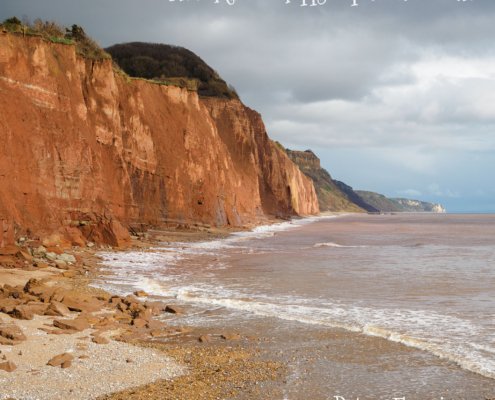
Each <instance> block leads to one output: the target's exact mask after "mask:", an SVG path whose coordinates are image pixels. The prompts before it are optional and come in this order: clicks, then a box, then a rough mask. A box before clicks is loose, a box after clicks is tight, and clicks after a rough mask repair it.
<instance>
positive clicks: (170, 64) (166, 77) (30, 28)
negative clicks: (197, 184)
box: [0, 17, 238, 99]
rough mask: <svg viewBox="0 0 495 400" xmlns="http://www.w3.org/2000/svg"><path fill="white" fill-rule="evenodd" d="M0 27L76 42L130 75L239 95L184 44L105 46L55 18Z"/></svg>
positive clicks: (205, 91) (14, 19) (208, 93)
mask: <svg viewBox="0 0 495 400" xmlns="http://www.w3.org/2000/svg"><path fill="white" fill-rule="evenodd" d="M0 30H2V31H7V32H11V33H14V34H18V35H23V36H37V37H41V38H42V39H43V40H46V41H50V42H53V43H60V44H65V45H73V46H75V47H76V52H77V53H78V54H79V55H81V56H82V57H85V58H88V59H92V60H103V59H111V58H112V59H113V61H114V66H115V69H116V71H117V72H119V73H121V74H124V75H126V76H128V77H131V78H136V79H146V80H150V81H151V82H154V83H157V84H162V85H172V86H179V87H182V88H186V89H188V90H192V91H197V92H198V94H199V95H201V96H210V97H220V98H227V99H238V95H237V93H236V91H235V89H234V88H233V87H232V86H229V85H227V83H226V82H225V81H224V80H223V79H222V78H220V76H219V75H218V73H217V72H216V71H215V70H214V69H213V68H211V67H210V66H209V65H208V64H206V63H205V62H204V61H203V60H202V59H201V58H200V57H198V56H197V55H196V54H194V53H193V52H192V51H190V50H187V49H185V48H183V47H178V46H171V45H166V44H153V43H124V44H118V45H114V46H111V47H109V48H108V49H106V51H105V50H104V49H102V48H101V47H100V46H98V44H97V43H96V42H95V41H94V40H93V39H91V38H90V37H89V36H88V35H87V34H86V33H85V32H84V30H83V28H81V27H80V26H78V25H72V27H71V28H66V27H64V26H61V25H59V24H57V23H56V22H53V21H42V20H41V19H37V20H35V21H34V22H33V23H31V22H29V21H21V20H19V19H18V18H17V17H12V18H8V19H6V20H5V21H3V22H2V23H1V24H0Z"/></svg>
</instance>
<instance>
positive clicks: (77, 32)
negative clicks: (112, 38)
mask: <svg viewBox="0 0 495 400" xmlns="http://www.w3.org/2000/svg"><path fill="white" fill-rule="evenodd" d="M0 29H1V30H2V31H5V32H11V33H14V34H22V35H23V36H37V37H41V38H42V39H44V40H46V41H49V42H53V43H60V44H65V45H74V46H76V52H77V53H78V54H79V55H81V56H83V57H85V58H90V59H95V60H103V59H109V58H111V57H110V55H109V54H108V53H106V52H105V51H104V50H103V49H102V48H101V47H100V46H98V44H97V43H96V42H95V41H94V40H93V39H91V38H90V37H89V36H88V35H86V32H84V29H83V28H81V27H80V26H78V25H72V27H70V28H66V27H64V26H61V25H59V24H57V23H56V22H53V21H42V20H41V19H36V20H35V21H34V22H33V23H31V22H29V21H25V22H21V20H19V19H18V18H17V17H12V18H7V19H6V20H5V21H3V22H2V23H1V24H0Z"/></svg>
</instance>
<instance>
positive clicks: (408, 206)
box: [357, 190, 447, 213]
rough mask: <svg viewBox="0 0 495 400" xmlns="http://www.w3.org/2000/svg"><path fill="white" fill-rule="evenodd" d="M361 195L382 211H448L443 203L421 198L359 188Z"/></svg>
mask: <svg viewBox="0 0 495 400" xmlns="http://www.w3.org/2000/svg"><path fill="white" fill-rule="evenodd" d="M357 193H358V194H359V196H360V197H361V198H362V199H363V200H364V201H365V202H367V203H369V204H371V205H372V206H373V207H375V208H376V209H377V211H380V212H431V213H445V212H447V211H446V210H445V208H444V207H443V206H442V205H441V204H436V203H428V202H425V201H420V200H411V199H401V198H388V197H385V196H384V195H382V194H379V193H375V192H368V191H364V190H358V191H357Z"/></svg>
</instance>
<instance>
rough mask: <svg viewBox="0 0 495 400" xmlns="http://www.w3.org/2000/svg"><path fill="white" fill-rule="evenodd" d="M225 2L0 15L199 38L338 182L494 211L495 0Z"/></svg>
mask: <svg viewBox="0 0 495 400" xmlns="http://www.w3.org/2000/svg"><path fill="white" fill-rule="evenodd" d="M215 1H216V0H189V1H187V0H184V1H179V0H176V1H171V0H142V1H136V0H84V1H80V0H72V1H71V0H0V18H1V19H2V20H3V19H4V18H6V17H9V16H12V15H17V16H19V17H23V16H25V17H28V18H30V19H31V20H33V19H35V18H37V17H41V18H43V19H50V20H55V21H57V22H59V23H61V24H65V25H71V24H73V23H76V24H79V25H82V26H83V27H84V28H85V30H86V32H87V33H88V34H89V35H90V36H92V37H93V38H94V39H95V40H96V41H97V42H99V43H100V44H101V45H102V46H108V45H111V44H115V43H122V42H127V41H149V42H161V43H170V44H175V45H180V46H184V47H187V48H189V49H191V50H192V51H194V52H195V53H197V54H198V55H199V56H201V57H202V58H203V59H204V60H205V61H206V62H208V63H209V64H210V65H211V66H212V67H213V68H215V69H216V70H217V71H219V73H220V74H221V75H222V77H223V78H224V79H225V80H226V81H228V82H229V83H231V84H232V85H233V86H234V87H235V88H236V89H237V91H238V92H239V94H240V96H241V98H242V100H243V101H244V103H245V104H247V105H248V106H250V107H252V108H254V109H256V110H257V111H259V112H260V113H261V114H262V115H263V118H264V121H265V123H266V126H267V131H268V133H269V135H270V136H271V137H272V138H273V139H276V140H279V141H280V142H281V143H282V144H284V145H285V146H286V147H290V148H294V149H300V150H305V149H308V148H311V149H312V150H313V151H314V152H315V153H316V154H317V155H319V156H320V158H321V161H322V165H323V166H324V167H325V168H326V169H328V171H329V172H330V173H331V174H332V176H333V177H334V178H336V179H339V180H343V181H344V182H346V183H347V184H349V185H351V186H353V187H354V188H356V189H366V190H373V191H378V192H381V193H384V194H386V195H388V196H392V197H400V196H404V197H412V198H417V199H421V200H426V201H438V202H441V203H442V204H444V205H445V206H446V207H447V209H448V210H449V211H451V212H457V211H462V212H495V184H494V183H495V178H494V176H493V174H494V173H495V44H494V43H495V42H494V39H493V38H495V1H493V0H471V1H469V0H467V1H459V0H407V1H406V0H374V1H373V0H357V3H358V4H359V6H357V7H353V6H352V4H353V0H327V1H326V2H325V1H324V0H319V2H320V3H325V4H323V5H321V6H315V7H311V6H306V7H301V3H302V2H303V0H292V1H291V2H290V4H285V3H286V0H235V5H232V6H230V5H227V4H226V0H218V1H219V3H220V4H215ZM306 2H307V3H308V4H311V2H312V0H306Z"/></svg>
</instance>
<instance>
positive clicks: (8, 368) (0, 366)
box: [0, 361, 17, 372]
mask: <svg viewBox="0 0 495 400" xmlns="http://www.w3.org/2000/svg"><path fill="white" fill-rule="evenodd" d="M16 369H17V365H15V364H14V363H13V362H12V361H7V362H3V363H0V370H2V371H5V372H14V371H15V370H16Z"/></svg>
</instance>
